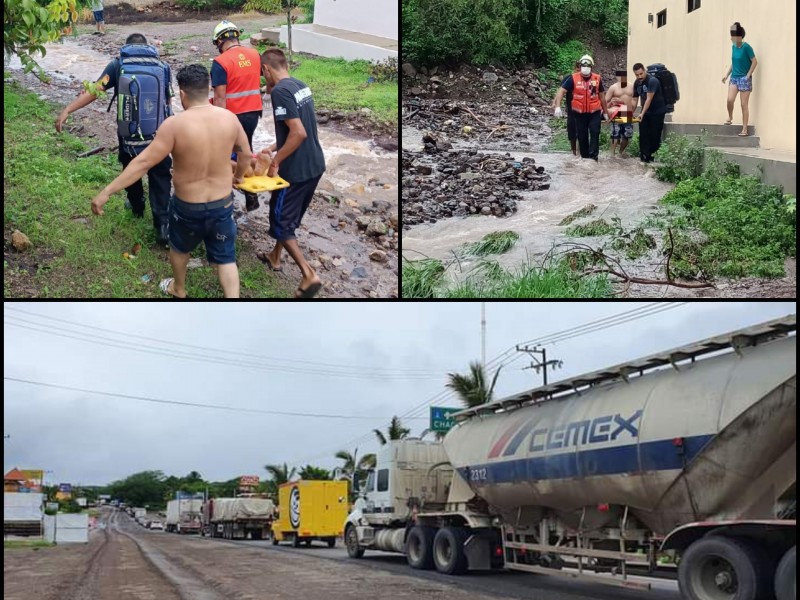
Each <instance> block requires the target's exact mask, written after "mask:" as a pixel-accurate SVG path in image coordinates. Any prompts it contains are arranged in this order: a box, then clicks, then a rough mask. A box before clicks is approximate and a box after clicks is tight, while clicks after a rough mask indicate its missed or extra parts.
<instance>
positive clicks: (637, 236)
mask: <svg viewBox="0 0 800 600" xmlns="http://www.w3.org/2000/svg"><path fill="white" fill-rule="evenodd" d="M611 247H612V248H613V249H614V250H617V251H620V252H622V253H623V254H624V255H625V257H626V258H629V259H631V260H633V259H636V258H639V257H640V256H644V255H645V254H647V253H648V252H649V251H650V250H653V249H655V247H656V240H655V238H654V237H653V236H652V235H650V234H649V233H647V232H646V231H645V230H644V227H642V226H639V227H635V228H634V229H632V230H630V231H620V232H619V233H618V234H617V237H615V238H614V240H613V241H612V242H611Z"/></svg>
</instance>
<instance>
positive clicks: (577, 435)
mask: <svg viewBox="0 0 800 600" xmlns="http://www.w3.org/2000/svg"><path fill="white" fill-rule="evenodd" d="M641 416H642V411H641V409H640V410H637V411H636V412H635V413H633V414H632V415H631V416H630V417H625V416H623V415H621V414H620V413H617V414H614V415H603V416H600V417H595V418H594V419H584V420H583V421H572V422H569V423H561V424H556V425H552V426H540V424H539V423H537V422H536V421H535V420H533V421H528V422H526V423H525V424H524V425H523V426H522V427H520V424H519V423H515V424H514V425H512V426H511V427H509V428H508V429H507V430H506V431H505V432H504V433H503V435H502V436H500V438H499V439H498V440H497V442H496V443H495V444H494V445H493V446H492V448H491V450H490V452H489V458H495V457H497V456H501V455H502V456H511V455H513V454H516V452H517V450H518V449H519V448H520V446H522V444H523V442H524V441H525V440H526V439H527V438H528V436H529V435H530V439H528V444H527V449H528V452H540V451H542V450H555V449H558V448H568V447H570V446H577V445H578V444H580V445H581V446H587V445H591V444H599V443H602V442H609V441H612V442H613V441H615V440H617V439H618V438H620V436H624V437H630V438H632V439H637V438H638V437H639V428H638V426H637V425H636V422H637V421H638V420H639V419H640V418H641Z"/></svg>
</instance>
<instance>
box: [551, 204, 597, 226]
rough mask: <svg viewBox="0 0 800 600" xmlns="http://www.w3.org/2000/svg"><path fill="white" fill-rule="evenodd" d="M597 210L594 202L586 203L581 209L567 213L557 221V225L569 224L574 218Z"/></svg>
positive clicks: (586, 215)
mask: <svg viewBox="0 0 800 600" xmlns="http://www.w3.org/2000/svg"><path fill="white" fill-rule="evenodd" d="M596 210H597V207H596V206H595V205H594V204H587V205H586V206H584V207H583V208H581V209H578V210H576V211H575V212H574V213H572V214H569V215H567V216H566V217H564V218H563V219H561V221H560V222H559V225H569V224H570V223H572V222H573V221H574V220H575V219H580V218H581V217H588V216H589V215H590V214H592V213H593V212H594V211H596Z"/></svg>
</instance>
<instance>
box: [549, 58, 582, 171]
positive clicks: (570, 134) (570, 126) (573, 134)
mask: <svg viewBox="0 0 800 600" xmlns="http://www.w3.org/2000/svg"><path fill="white" fill-rule="evenodd" d="M580 68H581V63H579V62H577V61H576V62H575V68H574V69H573V70H572V72H573V73H577V72H578V71H580ZM571 77H572V75H567V76H566V77H564V81H562V82H561V87H564V86H565V85H566V83H567V80H568V79H570V78H571ZM560 103H561V101H560V100H559V104H560ZM552 108H554V109H556V110H555V116H556V117H557V118H560V117H561V116H562V115H563V114H564V113H563V111H562V110H561V107H560V106H559V105H557V104H556V103H555V98H554V99H553V105H552ZM567 139H568V140H569V147H570V148H572V155H573V156H578V148H577V142H578V131H577V129H576V127H575V114H574V113H573V112H572V92H571V91H569V92H567Z"/></svg>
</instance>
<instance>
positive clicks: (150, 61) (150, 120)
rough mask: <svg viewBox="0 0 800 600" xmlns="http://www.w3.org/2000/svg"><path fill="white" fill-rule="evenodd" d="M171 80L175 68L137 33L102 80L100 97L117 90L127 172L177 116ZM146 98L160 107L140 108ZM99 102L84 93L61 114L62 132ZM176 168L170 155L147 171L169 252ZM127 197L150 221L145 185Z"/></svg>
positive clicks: (136, 184) (135, 183) (160, 237)
mask: <svg viewBox="0 0 800 600" xmlns="http://www.w3.org/2000/svg"><path fill="white" fill-rule="evenodd" d="M171 78H172V74H171V71H170V68H169V65H167V64H166V63H164V62H162V61H160V60H159V59H158V50H156V48H155V47H153V46H150V45H148V44H147V39H146V38H145V37H144V36H143V35H142V34H141V33H132V34H131V35H129V36H128V38H127V39H126V40H125V45H124V46H123V47H122V48H121V49H120V56H119V58H115V59H114V60H112V61H111V62H110V63H108V64H107V65H106V68H105V70H104V71H103V74H102V75H101V76H100V79H98V80H97V89H98V90H99V91H105V90H109V89H113V90H115V97H117V98H118V102H119V104H118V108H117V138H118V142H119V153H118V158H119V162H120V164H122V167H123V168H125V167H127V166H128V165H129V164H130V163H131V161H132V160H133V159H134V158H135V157H136V156H137V155H138V154H139V153H140V152H142V151H143V150H144V149H146V148H147V146H148V145H149V144H150V143H151V142H152V141H153V138H154V136H155V133H156V129H157V128H158V127H159V126H160V125H161V123H162V122H164V120H165V119H167V120H169V119H168V118H167V117H169V116H170V115H171V114H172V107H171V106H170V101H171V98H172V87H171ZM141 98H147V99H148V100H149V99H155V100H156V101H155V102H152V101H147V102H140V99H141ZM95 100H97V96H96V95H94V94H93V93H91V92H87V91H84V92H81V94H80V95H79V96H78V97H77V98H76V99H75V100H73V101H72V102H71V103H70V104H69V105H68V106H66V107H65V108H64V110H62V111H61V113H59V115H58V117H57V118H56V131H58V132H60V131H61V129H62V128H63V127H64V123H65V122H66V120H67V118H68V117H69V115H70V113H73V112H75V111H76V110H79V109H81V108H83V107H84V106H88V105H89V104H91V103H92V102H94V101H95ZM112 102H113V98H112ZM110 108H111V105H110V104H109V109H110ZM171 167H172V159H170V157H169V156H166V155H165V156H164V157H163V160H161V161H160V162H157V163H153V164H152V165H151V166H150V169H149V170H148V171H147V180H148V184H149V196H150V209H151V210H152V212H153V226H154V227H155V229H156V241H157V242H158V244H160V245H163V246H166V245H167V206H168V204H169V194H170V186H171V179H172V175H171V174H170V168H171ZM142 175H144V173H142ZM125 191H126V192H127V194H128V202H127V203H126V207H129V208H131V209H132V210H133V215H134V216H135V217H139V218H142V217H144V207H145V201H144V186H143V185H142V182H141V179H134V180H131V182H130V184H129V186H128V188H127V189H126V190H125Z"/></svg>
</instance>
